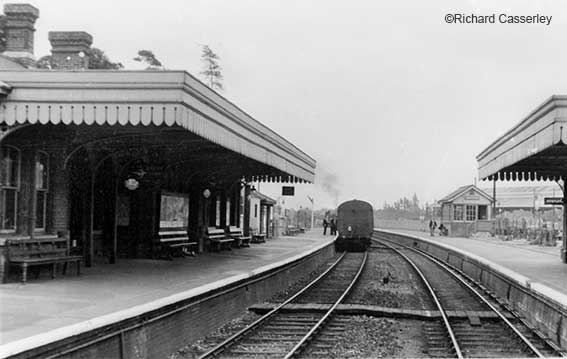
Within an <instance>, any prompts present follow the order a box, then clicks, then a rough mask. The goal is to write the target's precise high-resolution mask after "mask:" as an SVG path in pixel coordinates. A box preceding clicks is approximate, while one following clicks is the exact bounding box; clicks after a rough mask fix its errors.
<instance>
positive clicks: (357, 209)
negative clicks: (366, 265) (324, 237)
mask: <svg viewBox="0 0 567 359" xmlns="http://www.w3.org/2000/svg"><path fill="white" fill-rule="evenodd" d="M337 229H338V232H339V236H338V238H337V240H336V241H335V249H336V250H337V251H349V252H364V251H365V250H366V249H367V248H368V247H369V246H370V238H371V237H372V231H373V230H374V211H373V209H372V205H370V203H368V202H364V201H359V200H352V201H347V202H344V203H342V204H341V205H340V206H339V208H337Z"/></svg>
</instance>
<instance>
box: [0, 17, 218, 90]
mask: <svg viewBox="0 0 567 359" xmlns="http://www.w3.org/2000/svg"><path fill="white" fill-rule="evenodd" d="M0 27H1V19H0ZM4 42H5V39H4V37H3V32H0V48H1V47H2V46H3V44H4ZM201 51H202V52H201V62H202V64H203V71H201V72H199V74H200V75H201V76H202V78H203V82H205V84H207V86H209V87H210V88H211V89H213V90H223V84H222V80H223V75H222V68H221V66H220V64H219V61H220V56H218V55H217V54H216V53H215V52H214V51H213V50H211V48H210V47H209V46H208V45H201ZM84 56H86V57H88V59H89V63H88V68H89V69H91V70H123V69H124V65H123V64H122V63H121V62H114V61H112V60H110V59H109V58H108V56H107V55H106V54H105V53H104V51H103V50H101V49H99V48H96V47H92V48H90V49H89V50H88V51H86V52H85V53H84ZM133 60H134V61H136V62H140V63H142V64H144V65H145V66H146V70H148V71H163V70H165V66H164V65H163V63H162V62H161V61H160V60H159V59H158V58H157V56H156V55H155V54H154V52H153V51H152V50H146V49H143V50H139V51H138V54H137V56H136V57H134V58H133ZM36 66H37V68H39V69H53V70H56V69H57V63H56V62H55V61H53V56H51V55H46V56H42V57H41V58H40V59H39V60H37V62H36Z"/></svg>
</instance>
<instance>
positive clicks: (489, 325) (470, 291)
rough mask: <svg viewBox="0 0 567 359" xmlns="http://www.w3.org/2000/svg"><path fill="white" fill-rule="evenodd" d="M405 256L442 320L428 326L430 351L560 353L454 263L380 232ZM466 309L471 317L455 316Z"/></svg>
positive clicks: (478, 354) (501, 354) (380, 240)
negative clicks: (451, 314)
mask: <svg viewBox="0 0 567 359" xmlns="http://www.w3.org/2000/svg"><path fill="white" fill-rule="evenodd" d="M373 241H374V242H375V243H379V244H380V245H381V246H384V247H386V248H389V249H391V250H393V251H395V252H396V253H398V254H399V255H400V256H402V257H403V258H404V259H405V260H406V261H407V262H408V263H409V264H410V265H411V266H412V267H413V268H414V270H415V271H416V272H417V273H418V275H419V277H420V278H421V280H422V282H423V283H424V285H425V286H426V287H427V289H428V292H429V294H430V297H431V298H432V300H433V301H434V302H435V304H436V306H437V308H438V310H439V312H440V313H441V316H442V320H441V321H434V322H430V323H428V324H427V325H426V327H425V335H426V336H427V344H428V354H429V356H430V357H444V358H445V357H457V358H467V357H477V358H478V357H558V356H562V353H561V351H560V350H559V349H558V348H557V347H555V346H554V344H553V343H551V342H549V341H547V340H546V339H545V338H542V337H540V336H539V335H538V334H537V332H535V331H534V330H532V329H531V328H530V327H529V326H527V325H526V323H524V322H523V321H522V319H521V318H519V317H517V316H516V315H515V313H513V312H512V311H510V310H508V309H506V308H505V307H503V306H502V305H500V303H498V302H497V301H496V300H495V299H494V298H492V297H491V295H490V294H489V293H487V292H485V291H484V290H483V288H481V287H480V286H478V285H477V284H476V283H474V282H473V281H472V280H470V279H469V278H466V277H464V276H463V275H462V274H461V273H459V272H458V271H457V270H455V269H454V268H451V267H449V266H448V265H446V264H445V263H443V262H441V261H439V260H437V259H436V258H434V257H432V256H430V255H429V254H427V253H424V252H422V251H420V250H418V249H415V248H412V247H408V246H404V245H401V244H399V243H394V242H391V241H389V240H388V239H385V238H376V237H375V238H374V239H373ZM457 311H460V312H461V313H462V312H463V311H464V312H466V313H467V316H468V320H463V319H458V318H451V316H450V315H449V314H450V313H455V312H457Z"/></svg>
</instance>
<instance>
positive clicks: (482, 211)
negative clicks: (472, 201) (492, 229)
mask: <svg viewBox="0 0 567 359" xmlns="http://www.w3.org/2000/svg"><path fill="white" fill-rule="evenodd" d="M478 219H481V220H485V219H488V211H487V207H486V206H478Z"/></svg>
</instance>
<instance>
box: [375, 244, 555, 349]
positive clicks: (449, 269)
mask: <svg viewBox="0 0 567 359" xmlns="http://www.w3.org/2000/svg"><path fill="white" fill-rule="evenodd" d="M383 240H386V241H388V242H392V241H390V240H388V239H383ZM396 244H397V245H400V246H402V247H405V248H407V249H410V250H412V251H414V252H416V253H419V254H421V255H423V256H425V257H427V258H429V259H430V260H431V261H433V262H434V263H436V264H437V265H439V266H440V267H441V268H443V269H445V271H447V273H449V274H451V275H452V276H453V277H455V278H456V279H458V280H459V282H461V283H462V284H463V285H465V286H466V287H467V288H468V289H469V290H470V291H471V292H473V293H474V294H475V295H476V296H477V297H478V298H480V300H481V301H482V302H483V303H484V304H486V305H487V306H488V307H489V308H490V309H491V310H492V311H493V312H494V313H496V315H498V317H500V319H502V321H503V322H504V323H506V325H508V327H509V328H510V329H512V331H513V332H514V333H515V334H516V335H517V336H518V337H519V338H520V339H521V340H522V342H524V344H525V345H526V346H527V347H528V348H530V350H531V351H532V352H533V353H534V354H535V355H536V356H537V357H538V358H544V357H545V356H544V355H543V354H542V353H541V352H540V351H539V350H538V349H537V348H536V347H535V346H534V345H533V344H532V342H531V341H530V340H529V339H528V338H526V337H525V336H524V335H523V334H522V333H521V332H520V331H519V330H518V328H516V326H515V325H514V324H512V323H511V322H510V321H509V320H508V319H507V318H506V317H505V316H504V314H502V313H501V312H500V310H498V308H496V307H495V306H494V305H492V303H490V302H489V301H488V300H487V299H486V298H484V297H483V296H482V294H480V293H479V292H478V291H477V290H476V289H475V288H473V287H472V285H470V284H469V283H467V282H466V281H465V280H464V279H463V278H461V276H459V275H457V274H456V273H455V272H454V270H453V269H451V268H450V267H449V266H448V265H446V264H445V263H443V262H441V261H440V260H439V259H437V258H435V257H433V256H432V255H430V254H429V253H426V252H424V251H422V250H419V249H415V248H412V247H409V246H406V245H404V244H400V243H396ZM512 314H514V313H512Z"/></svg>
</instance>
